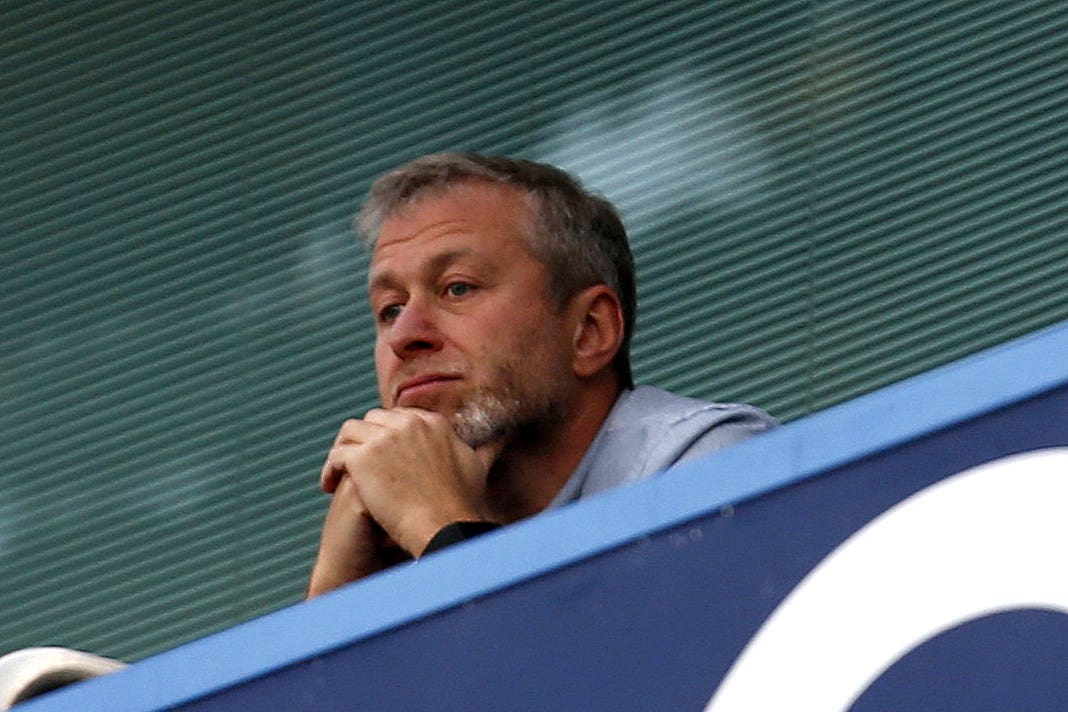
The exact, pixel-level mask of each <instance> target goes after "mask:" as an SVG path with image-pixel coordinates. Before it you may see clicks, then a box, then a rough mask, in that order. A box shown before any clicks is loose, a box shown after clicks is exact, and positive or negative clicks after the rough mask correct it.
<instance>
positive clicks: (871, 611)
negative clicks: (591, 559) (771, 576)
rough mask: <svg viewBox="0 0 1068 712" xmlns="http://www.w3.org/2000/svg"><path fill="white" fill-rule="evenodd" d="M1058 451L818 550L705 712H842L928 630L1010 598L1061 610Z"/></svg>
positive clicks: (893, 512)
mask: <svg viewBox="0 0 1068 712" xmlns="http://www.w3.org/2000/svg"><path fill="white" fill-rule="evenodd" d="M1066 505H1068V448H1054V449H1048V450H1038V451H1033V452H1029V453H1024V454H1020V455H1014V456H1011V457H1008V458H1005V459H1002V460H998V461H995V462H990V463H986V464H984V465H981V466H978V467H975V468H973V469H971V470H968V471H965V472H962V473H960V474H958V475H954V476H953V477H950V478H947V479H945V480H943V481H941V482H939V483H938V484H936V485H933V486H931V487H929V488H927V489H925V490H923V491H922V492H919V493H917V494H916V495H914V496H912V497H910V498H908V499H906V500H904V501H903V502H901V503H900V504H898V505H896V506H895V507H893V508H891V509H889V510H887V511H886V512H884V513H883V514H882V515H880V516H879V517H877V518H876V519H874V520H872V521H871V522H870V523H869V524H868V525H867V526H865V527H864V528H863V529H861V530H860V531H859V532H857V533H856V534H854V535H853V536H852V537H850V538H849V539H848V540H847V541H846V542H844V543H843V544H842V545H841V546H839V547H838V548H837V549H836V550H835V551H833V552H832V553H831V554H830V555H829V556H828V557H827V558H826V559H824V560H823V561H822V562H821V563H820V564H819V565H818V566H817V567H816V568H815V569H813V570H812V571H811V572H810V573H809V575H808V576H807V577H806V578H805V579H804V580H803V581H802V582H801V583H800V584H799V585H798V586H797V588H796V589H794V590H793V591H792V592H791V593H790V595H789V596H787V598H786V599H785V600H784V601H783V602H782V604H780V605H779V607H778V608H777V609H776V610H775V612H774V613H773V614H772V615H771V616H770V617H769V618H768V620H767V621H765V623H764V625H763V626H762V627H761V629H760V630H759V631H758V632H757V634H756V635H755V636H754V637H753V639H752V640H750V641H749V644H748V645H747V646H746V648H745V650H743V651H742V654H741V656H740V657H739V658H738V659H737V660H736V661H735V663H734V665H733V666H732V667H731V669H730V671H729V672H728V673H727V676H726V677H725V678H724V680H723V682H722V684H721V685H720V687H719V689H718V690H716V693H715V695H714V696H713V697H712V700H711V701H710V702H709V704H708V707H707V708H706V712H742V711H743V710H744V711H748V710H754V711H755V710H760V711H761V712H763V711H765V710H778V709H789V710H792V711H796V712H804V711H805V710H812V711H813V712H816V711H819V712H828V711H829V710H846V709H848V708H849V706H850V705H851V704H852V703H853V702H854V701H855V700H856V699H857V698H858V697H859V696H860V695H861V694H862V693H863V692H864V691H865V690H866V689H867V688H868V687H869V686H870V685H871V683H872V682H874V681H875V680H876V679H877V678H878V677H879V675H880V674H882V672H884V671H885V670H886V669H887V668H888V667H889V666H890V665H892V664H893V663H894V662H895V661H897V660H898V659H899V658H900V657H901V656H903V655H904V654H906V653H907V652H909V651H910V650H912V649H914V648H915V647H916V646H918V645H920V644H921V643H923V642H924V641H926V640H929V639H930V638H932V637H934V636H935V635H937V634H939V633H940V632H943V631H945V630H947V629H949V628H952V627H954V626H956V625H959V624H960V623H963V622H965V621H968V620H971V619H974V618H977V617H980V616H983V615H986V614H989V613H993V612H996V611H1001V610H1007V609H1014V608H1025V607H1028V608H1046V609H1053V610H1060V611H1064V612H1066V613H1068V567H1066V565H1065V561H1066V560H1068V557H1066V556H1065V548H1066V545H1068V516H1066V515H1065V509H1066Z"/></svg>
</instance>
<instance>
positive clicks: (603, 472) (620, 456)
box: [549, 386, 777, 508]
mask: <svg viewBox="0 0 1068 712" xmlns="http://www.w3.org/2000/svg"><path fill="white" fill-rule="evenodd" d="M776 425H777V422H776V420H775V419H774V418H772V417H771V416H770V415H768V414H767V413H765V412H764V411H763V410H761V409H760V408H755V407H753V406H751V405H744V404H740V403H709V402H706V401H699V400H694V399H693V398H685V397H683V396H678V395H675V394H674V393H668V392H667V391H664V390H661V389H659V388H654V387H652V386H638V387H637V388H635V389H634V390H625V391H623V392H622V393H621V394H620V395H619V398H618V399H617V400H616V403H615V405H613V406H612V410H611V411H610V412H609V414H608V418H607V419H606V420H605V421H604V423H603V424H602V425H601V429H600V430H599V431H598V432H597V436H596V437H595V438H594V439H593V442H592V443H591V444H590V448H589V449H588V450H587V451H586V454H585V456H583V458H582V461H581V462H580V463H579V466H578V467H577V468H576V469H575V472H574V473H572V475H571V477H570V478H569V479H568V481H567V482H566V483H564V486H563V488H562V489H561V490H560V491H559V492H558V493H557V494H556V497H554V498H553V501H552V502H550V503H549V507H550V508H552V507H558V506H560V505H563V504H567V503H568V502H573V501H575V500H577V499H581V498H582V497H588V496H590V495H592V494H596V493H598V492H603V491H604V490H607V489H612V488H613V487H618V486H620V485H624V484H627V483H630V482H636V481H638V480H642V479H645V478H646V477H649V476H650V475H655V474H657V473H659V472H663V471H664V470H666V469H667V468H669V467H671V466H672V465H675V464H677V463H679V462H684V461H686V460H690V459H692V458H696V457H700V456H701V455H705V454H707V453H709V452H712V451H713V450H719V449H720V448H724V447H727V446H728V445H733V444H734V443H736V442H740V441H742V440H745V439H746V438H748V437H751V436H753V435H756V434H757V433H761V432H763V431H765V430H768V429H770V428H773V427H775V426H776Z"/></svg>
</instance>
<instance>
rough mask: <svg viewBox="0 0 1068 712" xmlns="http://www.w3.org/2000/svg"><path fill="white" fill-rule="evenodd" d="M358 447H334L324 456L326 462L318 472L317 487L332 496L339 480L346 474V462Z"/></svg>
mask: <svg viewBox="0 0 1068 712" xmlns="http://www.w3.org/2000/svg"><path fill="white" fill-rule="evenodd" d="M358 447H359V445H344V444H343V445H335V446H334V447H332V448H330V452H328V453H327V454H326V461H325V462H324V463H323V467H322V469H321V470H320V471H319V487H320V488H321V489H322V490H323V492H326V493H327V494H333V493H334V491H335V490H336V489H337V486H338V483H339V482H340V481H341V478H342V477H344V476H345V475H346V474H347V473H348V470H349V468H348V465H347V464H346V463H347V460H348V459H349V457H350V456H351V455H352V454H353V453H352V451H353V448H358Z"/></svg>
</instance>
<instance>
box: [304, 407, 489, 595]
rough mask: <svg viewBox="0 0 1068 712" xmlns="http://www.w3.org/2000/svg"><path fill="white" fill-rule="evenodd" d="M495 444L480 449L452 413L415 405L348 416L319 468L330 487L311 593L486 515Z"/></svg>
mask: <svg viewBox="0 0 1068 712" xmlns="http://www.w3.org/2000/svg"><path fill="white" fill-rule="evenodd" d="M499 452H500V445H499V444H492V445H487V446H484V447H480V448H478V449H473V448H471V447H469V446H468V445H467V444H466V443H464V442H463V441H461V440H460V439H459V437H457V435H456V433H455V431H454V430H453V428H452V426H451V424H450V423H449V420H448V419H447V418H446V417H445V416H443V415H441V414H439V413H435V412H432V411H428V410H422V409H419V408H393V409H390V410H383V409H374V410H371V411H368V413H367V414H366V415H365V416H364V418H363V419H362V420H360V419H352V420H348V421H346V422H345V423H344V424H343V425H342V426H341V429H340V431H339V432H338V435H337V438H336V439H335V440H334V444H333V447H332V448H331V449H330V452H329V454H328V455H327V458H326V462H325V463H324V464H323V468H322V471H321V473H320V486H321V487H322V489H323V491H325V492H327V493H330V494H333V500H332V501H331V504H330V509H329V511H328V512H327V515H326V521H325V522H324V525H323V535H322V540H321V542H320V547H319V556H318V558H317V560H316V564H315V568H314V570H313V572H312V580H311V584H310V586H309V595H316V594H317V593H322V592H323V591H325V590H329V589H331V588H334V587H336V586H339V585H341V584H343V583H346V582H348V581H352V580H355V579H358V578H361V577H363V576H366V575H368V574H371V573H374V572H375V571H378V570H380V569H382V568H384V567H385V566H387V565H389V564H390V563H392V562H393V561H395V560H396V559H397V558H398V556H397V555H398V554H399V553H400V552H397V551H396V547H399V548H400V549H402V550H403V551H404V552H406V553H407V554H408V555H411V556H419V555H420V554H421V553H422V552H423V549H425V548H426V545H427V542H429V541H430V539H431V538H432V537H433V536H434V534H435V533H437V532H438V530H440V529H441V528H442V527H444V526H446V525H447V524H450V523H452V522H456V521H471V520H478V519H482V518H484V515H485V507H484V497H485V489H486V475H487V473H488V472H489V468H490V466H491V465H492V464H493V461H494V459H495V458H496V457H497V455H498V454H499Z"/></svg>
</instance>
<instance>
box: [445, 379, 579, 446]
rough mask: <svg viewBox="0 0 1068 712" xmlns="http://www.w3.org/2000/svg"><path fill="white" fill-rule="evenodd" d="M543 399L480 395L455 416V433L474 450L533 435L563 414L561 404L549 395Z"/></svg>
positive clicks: (492, 394) (550, 424)
mask: <svg viewBox="0 0 1068 712" xmlns="http://www.w3.org/2000/svg"><path fill="white" fill-rule="evenodd" d="M541 395H542V398H540V399H539V398H537V397H535V398H528V399H521V398H518V397H516V396H513V395H508V396H501V395H500V394H497V393H491V392H488V391H480V392H478V393H476V394H475V395H474V396H473V397H472V398H471V399H470V400H468V401H467V402H466V403H464V404H463V405H462V406H461V407H460V409H459V410H457V411H456V413H455V414H454V415H453V417H452V425H453V429H454V430H455V431H456V434H457V435H458V436H459V438H460V440H462V441H464V442H465V443H467V445H468V446H469V447H472V448H477V447H481V446H482V445H487V444H489V443H491V442H494V441H495V440H499V439H501V438H511V437H512V436H514V435H515V434H516V433H518V432H520V431H532V432H531V435H533V434H534V432H536V431H540V430H542V429H543V428H544V427H545V426H548V427H551V426H552V424H553V423H556V422H559V420H560V417H561V415H562V412H563V407H562V404H561V403H559V402H556V401H555V400H554V399H552V398H551V397H547V396H548V394H541Z"/></svg>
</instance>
